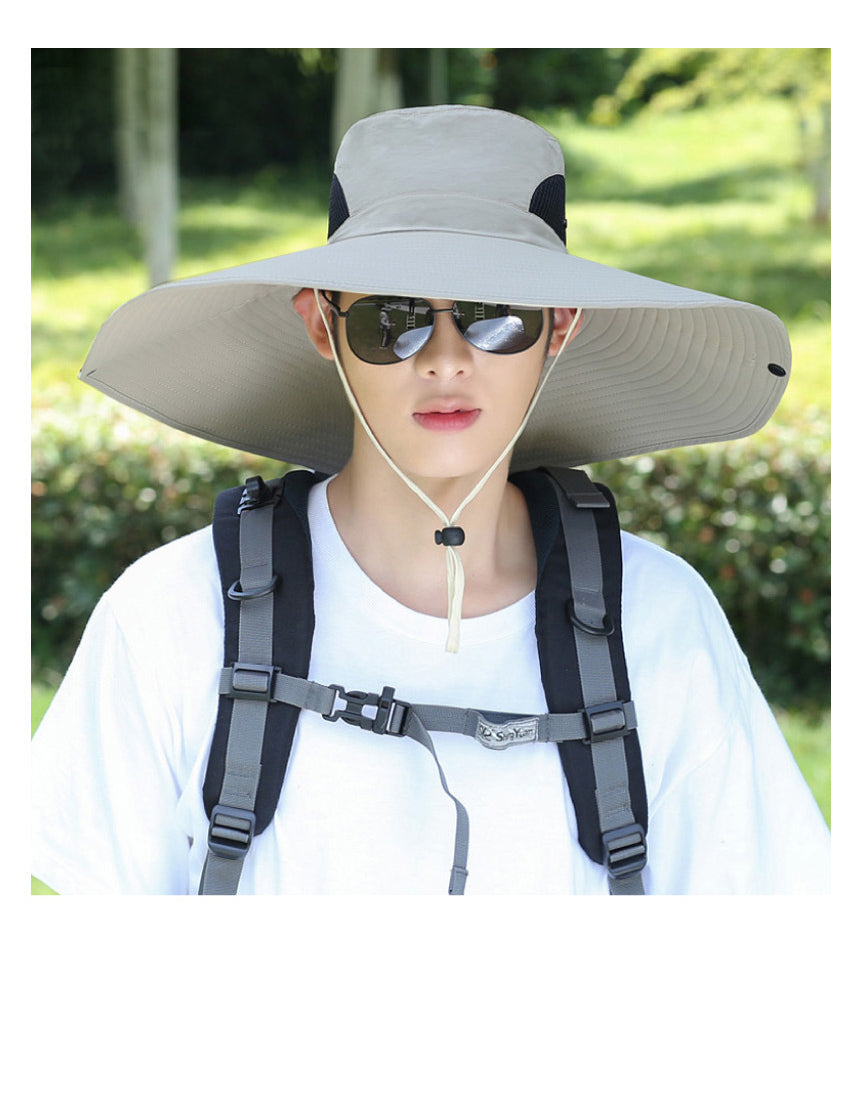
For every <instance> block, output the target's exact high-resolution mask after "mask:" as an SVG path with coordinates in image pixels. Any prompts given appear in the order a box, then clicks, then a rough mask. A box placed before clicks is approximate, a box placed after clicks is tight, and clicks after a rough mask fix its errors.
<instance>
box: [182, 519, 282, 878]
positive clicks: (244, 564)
mask: <svg viewBox="0 0 860 1109" xmlns="http://www.w3.org/2000/svg"><path fill="white" fill-rule="evenodd" d="M273 508H274V505H273V504H272V503H271V502H270V503H269V504H264V505H261V506H260V507H257V508H253V509H245V510H244V511H241V513H240V517H239V557H240V565H241V573H240V577H239V582H238V586H239V591H238V594H237V597H238V599H239V601H240V608H239V659H240V660H241V663H244V664H250V666H251V667H254V666H258V667H259V668H260V669H259V670H256V671H255V670H253V669H250V670H248V671H246V672H245V675H244V676H245V678H246V680H245V682H244V685H243V684H242V683H241V682H240V683H239V684H238V685H237V686H236V687H234V689H233V695H234V700H233V708H232V712H231V717H230V733H229V738H228V741H227V752H226V756H225V768H224V781H223V784H222V787H221V794H220V797H219V800H218V804H217V805H216V806H215V808H214V809H213V811H212V816H211V818H210V825H209V845H208V851H207V855H206V862H205V864H204V867H203V873H202V874H201V877H200V889H199V892H200V893H201V894H235V893H236V890H237V889H238V886H239V879H240V878H241V875H242V865H243V863H244V861H245V855H246V854H247V851H248V848H249V847H250V845H251V841H252V839H253V835H254V802H255V800H256V797H257V786H258V785H259V781H260V768H261V755H262V750H263V736H264V733H265V728H266V713H267V710H268V700H269V698H268V696H267V695H266V693H265V691H260V690H259V689H257V688H255V685H256V683H259V682H260V681H261V680H263V679H264V678H265V677H266V671H267V669H269V668H270V667H271V663H272V627H273V618H274V601H273V596H272V585H273V577H272V512H273ZM237 665H239V664H237ZM234 669H235V668H234Z"/></svg>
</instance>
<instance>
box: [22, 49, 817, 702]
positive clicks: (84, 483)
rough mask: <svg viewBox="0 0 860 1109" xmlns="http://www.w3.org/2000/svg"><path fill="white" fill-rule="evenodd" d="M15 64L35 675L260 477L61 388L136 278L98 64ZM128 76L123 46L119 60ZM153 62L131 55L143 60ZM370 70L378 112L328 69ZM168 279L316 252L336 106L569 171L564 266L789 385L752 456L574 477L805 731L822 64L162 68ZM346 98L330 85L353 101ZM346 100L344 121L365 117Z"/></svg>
mask: <svg viewBox="0 0 860 1109" xmlns="http://www.w3.org/2000/svg"><path fill="white" fill-rule="evenodd" d="M120 53H122V52H121V51H114V50H105V49H68V50H67V49H46V50H34V51H32V59H33V61H32V116H33V133H32V183H33V221H32V248H33V258H32V294H33V296H32V305H33V327H32V355H33V359H32V361H33V367H32V380H33V456H32V503H33V516H32V521H33V523H32V535H33V572H32V596H33V609H32V616H33V622H32V627H33V674H34V676H35V677H36V678H37V679H39V680H41V681H44V682H47V683H49V684H51V683H55V682H56V681H57V680H58V677H59V675H60V674H61V673H62V672H63V670H64V669H65V667H66V665H67V663H68V660H69V658H70V656H71V653H72V652H73V650H74V647H75V645H76V643H77V640H78V637H79V636H80V632H81V630H82V627H83V624H84V622H85V620H86V618H87V616H88V615H89V612H90V611H91V609H92V606H93V604H94V603H95V601H96V600H97V598H98V596H99V595H100V594H101V593H102V592H103V591H104V589H105V588H106V587H107V586H108V585H109V584H110V582H111V581H112V580H114V578H115V577H116V576H117V575H118V574H119V573H120V572H121V571H122V569H123V568H124V566H125V565H127V564H128V563H129V562H130V561H131V560H133V559H134V558H136V557H138V556H139V555H140V554H142V553H144V552H145V551H147V550H149V549H151V548H152V547H154V546H157V545H158V544H160V543H162V542H165V541H167V540H170V539H171V538H174V537H175V536H177V535H179V534H182V533H184V532H187V531H189V530H191V529H193V528H196V527H201V526H204V525H205V524H206V523H208V520H209V517H210V512H211V507H212V502H213V499H214V496H215V494H216V492H217V491H218V490H219V489H221V488H224V487H226V486H231V485H236V484H238V483H240V482H241V481H242V480H243V479H244V477H245V476H247V474H249V473H258V472H259V473H262V474H263V475H264V476H266V477H271V476H274V475H275V474H277V473H278V472H279V464H278V463H274V462H271V461H270V460H265V459H257V458H251V457H248V456H242V455H238V454H237V453H236V452H234V451H229V450H227V449H226V448H220V447H217V446H214V445H212V444H207V443H203V442H199V441H196V440H192V439H189V438H188V437H185V436H181V435H179V434H177V433H175V432H172V431H170V430H169V429H167V428H164V427H162V426H160V425H158V424H155V423H153V422H152V421H149V420H147V419H145V418H144V417H141V416H138V415H137V414H135V413H133V412H130V411H128V410H126V409H124V408H122V407H121V406H119V405H115V404H114V403H113V402H110V401H108V400H107V399H106V398H102V397H100V396H99V395H97V394H96V393H92V395H89V392H90V391H88V390H85V389H83V388H82V387H81V386H79V385H77V384H76V383H75V380H74V379H75V377H76V374H77V371H78V369H79V368H80V365H81V363H82V362H83V359H84V356H85V354H86V351H87V348H88V345H89V343H90V341H91V340H92V337H93V335H94V334H95V332H96V330H97V329H98V327H99V325H100V324H101V322H102V321H103V320H104V319H105V317H106V316H107V315H108V314H109V313H110V312H111V311H112V309H113V308H115V307H116V306H117V305H118V304H120V303H122V302H123V301H124V300H126V299H128V298H129V297H132V296H134V295H136V294H137V293H139V292H141V291H142V290H143V289H145V288H146V287H147V285H148V284H149V283H151V281H150V279H151V275H150V274H149V273H148V271H147V268H146V264H145V261H144V252H143V249H142V234H143V232H142V229H141V227H140V226H139V225H135V224H134V222H130V221H129V219H128V218H127V216H126V215H125V214H124V212H123V207H122V204H121V198H120V196H119V192H118V183H117V177H118V168H117V130H118V126H119V108H118V106H117V97H116V85H117V55H119V54H120ZM141 53H143V54H146V53H147V52H146V51H143V52H141ZM149 53H152V52H149ZM368 53H369V54H371V55H373V56H372V57H371V58H370V59H367V58H365V59H362V60H363V61H365V62H367V64H368V65H369V66H370V69H369V70H365V71H364V72H365V73H368V72H370V73H372V74H374V75H375V76H374V77H373V78H372V79H369V78H367V77H365V78H364V83H365V85H366V84H367V83H368V80H370V81H371V83H374V82H375V83H376V86H375V90H371V91H374V95H376V96H377V99H376V100H373V99H372V98H371V99H367V98H365V99H364V100H362V101H361V102H360V103H359V100H360V99H361V98H359V97H358V96H357V94H356V93H355V92H354V91H353V92H352V93H351V94H350V90H349V85H348V82H346V78H345V74H346V72H347V70H348V69H349V67H350V66H354V64H355V63H357V62H358V61H359V59H358V58H357V57H356V56H357V55H364V54H368ZM175 55H176V68H177V90H178V91H177V101H178V113H177V136H176V139H177V153H178V170H177V175H178V190H179V205H178V216H177V221H176V229H175V230H176V238H177V254H176V263H175V268H174V272H173V275H174V276H177V277H181V276H186V275H188V274H191V273H195V272H201V271H204V270H209V269H216V268H219V267H221V266H227V265H234V264H237V263H240V262H243V261H250V260H252V259H254V258H260V257H267V256H271V255H274V254H278V253H283V252H286V251H291V250H296V249H301V248H303V247H307V246H314V245H317V244H319V243H320V242H322V241H324V238H325V227H326V216H327V200H328V187H329V181H330V174H331V157H332V146H333V144H336V141H337V138H338V134H339V132H340V131H342V129H343V127H344V126H345V125H346V123H347V122H348V118H347V117H348V115H349V112H348V111H347V108H351V109H352V110H353V113H354V112H355V111H358V112H359V114H362V113H363V112H366V111H367V110H368V108H367V105H371V106H372V105H373V104H376V105H378V106H389V105H391V103H392V99H393V100H394V102H396V103H400V104H404V105H412V104H421V103H438V102H446V101H447V102H461V103H473V104H482V105H487V106H493V107H499V108H504V109H508V110H512V111H516V112H520V113H522V114H524V115H527V116H529V117H531V118H534V119H535V120H536V121H537V122H539V123H541V124H543V125H544V126H546V127H548V129H549V130H551V131H552V132H553V133H554V134H556V135H557V136H558V138H559V140H560V142H561V143H562V146H563V148H564V151H565V157H566V161H567V165H568V221H569V227H568V248H569V249H570V250H571V252H572V253H575V254H581V255H583V256H585V257H589V258H594V259H596V260H598V261H601V262H604V263H607V264H609V265H614V266H619V267H621V268H624V269H630V270H635V271H637V272H642V273H647V274H648V275H650V276H652V277H657V278H660V279H663V280H667V281H672V282H675V283H679V284H684V285H691V286H693V287H697V288H703V289H707V290H708V291H710V292H715V293H720V294H722V295H725V296H730V297H736V298H739V299H743V300H750V301H753V302H755V303H758V304H762V305H764V306H765V307H767V308H769V309H771V310H772V311H774V312H776V313H777V314H778V315H780V316H781V317H782V318H783V320H784V321H785V322H786V324H787V326H788V328H789V333H790V335H791V339H792V347H793V352H794V371H793V377H792V381H791V384H790V387H789V390H788V392H787V395H786V399H785V401H784V402H783V405H782V406H781V408H780V410H779V412H778V413H777V416H776V417H775V419H774V420H773V421H772V422H771V424H770V425H769V426H768V427H767V428H765V429H764V430H763V431H762V432H760V433H759V434H757V435H756V436H753V437H752V438H751V439H749V440H744V441H741V442H738V443H732V444H714V445H710V446H705V447H696V448H686V449H683V450H678V451H669V452H662V453H660V454H657V455H654V456H644V457H641V458H636V459H629V460H625V461H621V462H614V463H601V464H600V465H599V466H594V467H591V471H592V474H593V476H594V477H596V478H597V479H598V480H602V481H605V482H606V483H607V484H608V485H609V486H610V487H611V488H612V489H613V491H614V492H615V495H616V497H617V499H618V501H619V508H620V511H621V516H622V522H623V524H624V526H625V527H627V528H629V529H630V530H633V531H636V532H638V533H640V534H642V535H644V536H646V537H647V538H650V539H653V540H654V541H655V542H657V543H660V544H661V545H664V546H667V547H668V548H670V549H671V550H673V551H674V552H675V553H676V554H679V555H681V557H683V558H685V559H687V560H688V561H689V562H691V563H692V564H693V565H694V566H696V568H697V569H698V570H699V571H700V572H701V573H702V574H703V575H704V576H705V578H706V579H707V580H708V582H709V583H710V585H711V586H712V588H713V589H714V590H715V592H716V593H717V595H718V597H719V599H720V601H721V602H722V604H723V606H724V608H725V609H726V612H727V615H728V617H729V620H730V622H731V623H732V625H733V627H734V628H735V631H736V633H737V635H738V638H739V639H740V642H741V645H742V646H743V648H744V650H745V651H746V653H747V654H748V655H749V657H750V660H751V663H752V665H753V669H754V671H755V672H756V674H757V676H758V677H759V680H760V681H761V683H762V685H763V688H764V690H765V693H766V694H767V696H768V697H769V698H770V700H771V702H772V703H774V704H776V705H781V706H792V707H797V706H799V707H802V708H803V709H805V710H811V711H813V712H819V713H820V712H822V711H824V709H825V707H826V706H827V704H828V703H829V660H830V647H829V643H830V623H829V621H830V588H829V587H830V555H829V552H830V439H829V405H830V396H829V380H830V345H829V343H830V239H829V159H830V153H829V134H830V126H829V64H830V56H829V51H827V50H819V49H791V50H770V49H766V50H765V49H761V50H759V49H712V50H668V49H581V50H563V49H522V50H517V49H499V50H494V49H444V50H414V49H413V50H378V51H370V52H367V51H361V50H353V51H350V50H345V51H344V50H334V49H274V48H273V49H253V50H252V49H237V50H230V49H217V50H216V49H199V50H197V49H180V50H177V51H176V52H175ZM354 88H355V86H353V89H354ZM362 105H363V106H362Z"/></svg>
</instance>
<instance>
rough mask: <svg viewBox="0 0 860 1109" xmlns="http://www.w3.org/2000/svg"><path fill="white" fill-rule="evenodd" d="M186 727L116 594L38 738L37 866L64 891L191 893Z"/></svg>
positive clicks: (100, 612) (95, 618)
mask: <svg viewBox="0 0 860 1109" xmlns="http://www.w3.org/2000/svg"><path fill="white" fill-rule="evenodd" d="M178 749H179V734H178V725H177V723H176V720H175V714H174V713H173V711H172V708H171V704H170V701H169V698H167V697H166V696H165V695H164V691H163V690H161V689H160V688H159V679H158V674H157V671H156V670H155V668H154V667H153V666H152V665H148V664H147V663H146V662H145V661H143V660H142V659H141V658H140V657H136V656H135V652H134V650H133V648H132V647H131V646H130V644H129V642H128V639H127V637H126V635H125V634H124V632H123V630H122V627H121V626H120V622H119V621H118V620H117V618H116V616H115V613H114V610H113V607H112V604H111V595H110V593H108V594H106V595H105V596H104V597H103V598H102V599H101V601H100V602H99V604H98V605H97V607H96V609H95V611H94V612H93V615H92V617H91V618H90V621H89V623H88V625H87V628H86V630H85V632H84V635H83V637H82V640H81V643H80V646H79V648H78V651H77V653H76V655H75V658H74V660H73V662H72V664H71V666H70V668H69V671H68V673H67V675H66V677H65V679H64V681H63V682H62V684H61V686H60V688H59V689H58V691H57V693H56V696H55V697H54V700H53V702H52V704H51V706H50V708H49V709H48V712H47V713H46V715H45V717H44V720H43V721H42V724H41V726H40V727H39V730H38V731H37V733H36V735H35V737H34V739H33V743H32V771H33V772H32V840H31V842H32V870H33V873H34V875H35V876H36V877H37V878H39V879H41V880H42V881H43V882H46V883H47V884H48V885H49V886H50V887H51V888H52V889H54V890H56V891H57V892H58V893H60V894H93V893H105V894H117V893H138V894H168V893H179V894H182V893H187V892H188V890H187V885H188V877H187V861H186V860H187V854H188V837H187V835H186V834H185V833H183V831H182V829H181V828H180V826H179V824H178V821H177V817H176V806H177V800H178V797H179V795H180V791H181V785H180V783H179V781H178V780H177V771H176V766H177V752H178Z"/></svg>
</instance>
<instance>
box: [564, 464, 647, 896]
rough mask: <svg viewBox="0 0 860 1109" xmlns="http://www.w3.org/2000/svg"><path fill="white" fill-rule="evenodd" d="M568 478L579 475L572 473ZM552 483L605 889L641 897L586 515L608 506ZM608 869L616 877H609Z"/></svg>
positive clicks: (637, 838)
mask: <svg viewBox="0 0 860 1109" xmlns="http://www.w3.org/2000/svg"><path fill="white" fill-rule="evenodd" d="M572 474H575V475H576V477H582V476H584V475H581V473H579V472H577V471H572ZM574 480H575V479H574ZM553 484H554V488H555V491H556V496H557V497H558V500H559V505H560V508H561V518H562V523H563V526H564V531H565V543H566V546H567V558H568V564H569V567H570V580H571V586H572V590H573V609H574V617H575V619H574V620H573V632H574V638H575V641H576V650H577V655H578V658H579V669H580V679H581V682H582V693H583V698H584V703H585V708H586V711H587V712H589V711H590V715H591V719H592V721H593V722H594V724H595V727H594V731H593V734H592V737H591V739H590V747H591V757H592V762H593V765H594V778H595V785H596V791H595V792H596V800H597V811H598V815H599V819H600V831H601V834H602V836H603V840H604V844H606V847H607V868H608V874H609V890H610V893H613V894H641V893H644V892H645V891H644V887H643V883H642V873H641V870H635V871H634V872H633V873H630V874H625V873H624V871H625V870H626V869H627V864H628V863H629V862H631V861H634V862H635V860H637V859H641V858H642V857H644V833H643V831H642V829H641V827H640V826H639V825H638V824H637V823H636V818H635V816H634V815H633V809H632V806H631V801H630V787H629V781H628V775H627V759H626V757H625V753H624V734H623V733H624V731H625V730H627V729H624V728H620V727H613V726H612V725H611V723H610V721H609V717H610V716H611V715H615V716H616V717H617V715H618V711H617V708H615V707H614V706H616V705H617V698H618V694H617V691H616V686H615V676H614V673H613V670H612V660H611V658H610V654H609V642H608V638H607V634H606V627H607V612H606V606H605V603H604V596H603V570H602V564H601V557H600V545H599V541H598V536H597V526H596V523H595V520H594V513H593V512H592V511H590V509H592V508H597V509H599V508H600V507H602V506H601V505H600V503H599V500H597V498H599V499H600V500H603V505H606V506H608V502H606V501H605V498H603V497H602V494H601V493H600V491H599V490H597V489H594V488H593V487H591V489H590V490H589V491H588V492H586V493H583V494H580V493H579V491H578V490H576V489H572V488H570V487H569V488H568V491H567V494H566V493H565V492H564V491H563V490H562V489H561V488H560V487H559V486H558V485H556V484H555V483H553ZM568 494H569V495H571V496H572V499H573V501H574V503H575V504H576V508H575V509H574V511H569V510H568V511H566V510H565V508H566V506H565V504H564V500H563V498H565V497H566V495H568ZM589 629H590V630H589ZM613 867H615V868H616V869H617V870H618V871H619V872H620V873H619V874H614V873H613Z"/></svg>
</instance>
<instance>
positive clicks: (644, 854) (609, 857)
mask: <svg viewBox="0 0 860 1109" xmlns="http://www.w3.org/2000/svg"><path fill="white" fill-rule="evenodd" d="M647 861H648V847H647V844H646V842H645V829H644V828H643V827H642V825H641V824H626V825H625V826H624V827H623V828H613V829H611V830H610V831H608V832H604V833H603V862H604V865H605V866H606V869H607V870H608V871H609V873H610V874H611V875H612V877H613V878H627V877H629V875H631V874H636V873H638V872H639V871H640V870H642V869H644V867H645V864H646V863H647Z"/></svg>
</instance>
